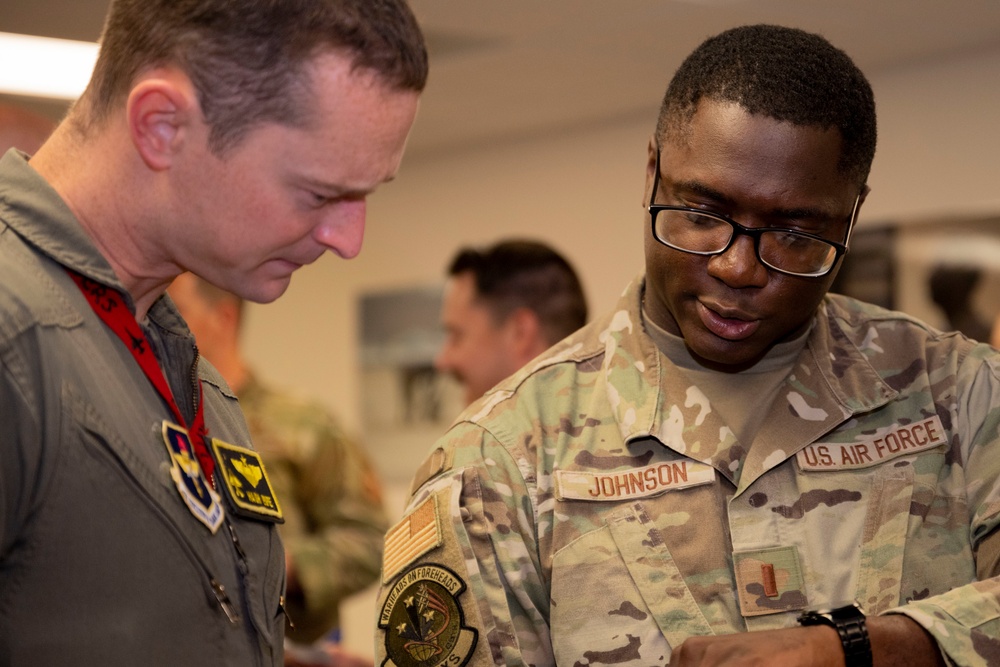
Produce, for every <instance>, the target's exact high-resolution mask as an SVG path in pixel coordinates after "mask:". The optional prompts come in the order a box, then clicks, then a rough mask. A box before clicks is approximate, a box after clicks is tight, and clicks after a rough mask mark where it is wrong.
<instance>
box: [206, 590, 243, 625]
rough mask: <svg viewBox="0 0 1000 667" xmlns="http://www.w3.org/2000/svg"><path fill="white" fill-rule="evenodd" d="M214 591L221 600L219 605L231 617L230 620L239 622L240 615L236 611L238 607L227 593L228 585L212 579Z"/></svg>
mask: <svg viewBox="0 0 1000 667" xmlns="http://www.w3.org/2000/svg"><path fill="white" fill-rule="evenodd" d="M212 592H213V593H215V599H216V600H218V601H219V606H220V607H222V611H224V612H225V613H226V617H227V618H228V619H229V622H230V623H233V624H234V625H235V624H236V623H239V622H240V615H239V614H238V613H236V609H235V608H234V607H233V604H232V602H230V601H229V594H228V593H226V587H225V586H223V585H222V584H220V583H219V582H218V581H216V580H215V579H212Z"/></svg>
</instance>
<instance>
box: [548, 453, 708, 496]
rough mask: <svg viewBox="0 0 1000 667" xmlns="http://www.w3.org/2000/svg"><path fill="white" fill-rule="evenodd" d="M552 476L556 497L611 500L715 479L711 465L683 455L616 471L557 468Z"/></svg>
mask: <svg viewBox="0 0 1000 667" xmlns="http://www.w3.org/2000/svg"><path fill="white" fill-rule="evenodd" d="M555 478H556V498H558V499H559V500H598V501H609V500H610V501H614V500H629V499H631V498H645V497H647V496H655V495H657V494H659V493H663V492H664V491H671V490H676V489H686V488H688V487H691V486H699V485H701V484H711V483H712V482H714V481H715V468H713V467H712V466H709V465H706V464H704V463H699V462H697V461H690V460H688V459H683V460H680V461H665V462H663V463H654V464H652V465H648V466H644V467H642V468H633V469H631V470H622V471H619V472H604V473H595V472H580V471H575V470H557V471H556V473H555Z"/></svg>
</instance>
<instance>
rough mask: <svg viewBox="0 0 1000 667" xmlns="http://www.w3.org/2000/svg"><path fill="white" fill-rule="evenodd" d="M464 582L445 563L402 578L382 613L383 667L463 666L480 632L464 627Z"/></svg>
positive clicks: (416, 569)
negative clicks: (384, 654) (462, 596)
mask: <svg viewBox="0 0 1000 667" xmlns="http://www.w3.org/2000/svg"><path fill="white" fill-rule="evenodd" d="M465 588H466V587H465V582H464V581H462V579H461V578H459V576H458V575H456V574H455V573H454V572H452V571H451V570H449V569H448V568H446V567H444V566H443V565H436V564H426V565H417V566H415V567H413V568H411V569H409V570H407V571H406V572H404V573H403V574H402V576H400V578H399V581H397V582H396V584H395V585H394V586H393V587H392V589H391V590H390V591H389V595H388V596H387V597H386V599H385V604H384V605H383V606H382V612H381V614H380V615H379V622H378V627H379V628H380V629H382V630H384V631H385V653H386V658H385V660H384V661H383V662H382V665H383V666H384V667H437V666H438V665H448V667H462V665H464V664H466V663H467V662H468V661H469V658H471V657H472V651H473V649H475V648H476V640H477V638H478V636H479V635H478V633H477V632H476V630H475V628H468V627H465V625H464V623H465V615H464V613H463V612H462V605H461V604H460V603H459V601H458V596H459V595H461V594H462V592H463V591H465Z"/></svg>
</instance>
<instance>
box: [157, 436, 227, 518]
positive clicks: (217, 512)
mask: <svg viewBox="0 0 1000 667" xmlns="http://www.w3.org/2000/svg"><path fill="white" fill-rule="evenodd" d="M162 432H163V444H164V445H166V447H167V451H168V452H169V453H170V463H171V466H170V477H171V479H173V480H174V484H175V485H176V486H177V492H178V493H179V494H180V496H181V500H183V501H184V504H185V505H187V507H188V509H189V510H190V511H191V514H193V515H194V516H195V518H196V519H198V521H201V522H202V523H203V524H205V527H207V528H208V529H209V530H210V531H212V533H213V534H214V533H215V531H217V530H218V529H219V526H220V525H221V524H222V519H223V517H224V516H225V512H224V511H223V509H222V501H221V498H219V494H217V493H216V492H215V491H213V490H212V488H211V487H210V486H209V485H208V482H207V480H206V479H205V476H204V475H203V474H202V472H201V466H200V465H198V459H197V457H196V456H195V454H194V447H193V446H192V445H191V438H190V437H189V436H188V432H187V429H184V428H182V427H180V426H178V425H177V424H171V423H170V422H168V421H164V422H163V428H162Z"/></svg>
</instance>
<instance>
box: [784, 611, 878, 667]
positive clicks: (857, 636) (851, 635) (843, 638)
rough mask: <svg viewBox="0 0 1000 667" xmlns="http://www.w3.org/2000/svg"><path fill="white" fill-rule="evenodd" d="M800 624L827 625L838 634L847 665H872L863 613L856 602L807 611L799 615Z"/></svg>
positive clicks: (852, 666) (861, 666)
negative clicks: (843, 605) (833, 607)
mask: <svg viewBox="0 0 1000 667" xmlns="http://www.w3.org/2000/svg"><path fill="white" fill-rule="evenodd" d="M799 623H800V624H801V625H829V626H830V627H832V628H833V629H835V630H836V631H837V634H839V635H840V644H841V646H843V647H844V662H845V664H846V665H847V667H872V644H871V641H870V640H869V639H868V627H867V626H866V625H865V613H864V612H863V611H861V607H859V606H858V605H857V604H851V605H847V606H845V607H837V608H836V609H827V610H819V611H807V612H804V613H803V614H802V615H801V616H799Z"/></svg>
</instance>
